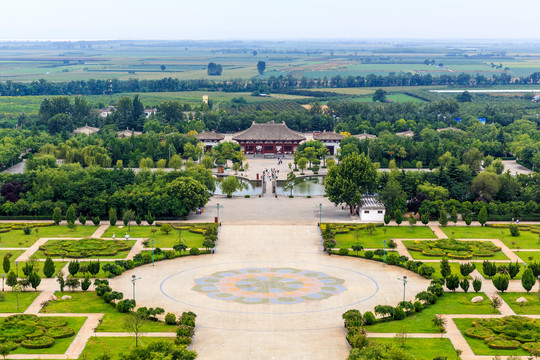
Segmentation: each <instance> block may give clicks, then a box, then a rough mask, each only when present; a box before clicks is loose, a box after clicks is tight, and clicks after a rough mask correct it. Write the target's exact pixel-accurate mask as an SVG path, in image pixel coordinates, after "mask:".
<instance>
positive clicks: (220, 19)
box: [0, 0, 540, 40]
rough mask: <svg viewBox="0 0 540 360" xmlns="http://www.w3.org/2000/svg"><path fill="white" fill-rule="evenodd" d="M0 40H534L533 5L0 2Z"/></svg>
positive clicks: (536, 7) (468, 1)
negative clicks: (0, 17)
mask: <svg viewBox="0 0 540 360" xmlns="http://www.w3.org/2000/svg"><path fill="white" fill-rule="evenodd" d="M1 3H2V4H1V6H0V9H1V10H0V11H1V12H2V15H3V16H2V20H1V21H0V39H4V40H5V39H9V40H13V39H286V38H292V39H298V38H351V39H355V38H358V39H366V38H422V39H429V38H454V39H455V38H475V39H479V38H493V39H497V38H498V39H500V38H504V39H507V38H517V39H540V21H538V13H539V11H540V1H539V0H514V1H511V2H509V1H505V0H504V1H503V0H490V1H487V0H450V1H437V0H430V1H427V0H378V1H377V0H370V1H365V0H326V1H322V0H198V1H193V0H192V1H186V0H152V1H150V0H144V1H143V0H93V1H88V0H1Z"/></svg>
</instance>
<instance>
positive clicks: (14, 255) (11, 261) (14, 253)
mask: <svg viewBox="0 0 540 360" xmlns="http://www.w3.org/2000/svg"><path fill="white" fill-rule="evenodd" d="M22 253H24V250H0V260H2V261H3V260H4V256H6V255H7V254H11V257H10V258H9V264H10V270H11V269H15V260H16V259H17V258H18V257H19V256H21V254H22ZM2 264H3V262H2ZM3 272H4V270H3V269H2V273H3Z"/></svg>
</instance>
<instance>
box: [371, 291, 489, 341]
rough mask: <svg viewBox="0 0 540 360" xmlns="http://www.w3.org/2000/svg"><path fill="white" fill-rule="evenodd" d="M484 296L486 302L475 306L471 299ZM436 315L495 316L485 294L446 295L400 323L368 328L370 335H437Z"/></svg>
mask: <svg viewBox="0 0 540 360" xmlns="http://www.w3.org/2000/svg"><path fill="white" fill-rule="evenodd" d="M475 296H483V297H484V301H483V302H481V303H476V304H473V303H471V299H472V298H473V297H475ZM435 314H493V310H492V308H491V307H490V305H489V301H488V299H487V297H486V295H485V294H484V293H475V292H472V293H471V292H469V293H466V294H465V293H445V294H444V295H443V296H441V297H440V298H439V299H438V300H437V302H436V303H435V304H434V305H431V306H428V307H427V308H425V309H424V310H422V312H420V313H416V314H414V315H411V316H407V317H406V318H405V319H403V320H400V321H387V322H381V323H377V324H375V325H371V326H366V331H367V332H370V333H392V332H402V331H404V332H407V333H436V332H438V329H437V328H435V327H433V325H431V319H433V317H434V316H435Z"/></svg>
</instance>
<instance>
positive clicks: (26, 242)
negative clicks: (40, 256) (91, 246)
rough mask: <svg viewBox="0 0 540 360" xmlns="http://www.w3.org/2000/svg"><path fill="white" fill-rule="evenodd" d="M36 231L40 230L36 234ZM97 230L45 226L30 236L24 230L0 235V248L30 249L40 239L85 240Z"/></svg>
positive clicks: (88, 227) (92, 228)
mask: <svg viewBox="0 0 540 360" xmlns="http://www.w3.org/2000/svg"><path fill="white" fill-rule="evenodd" d="M36 229H37V230H38V231H37V232H36ZM96 230H97V226H93V225H92V226H90V225H85V226H82V225H80V226H76V227H75V228H74V229H70V228H68V227H67V226H62V225H60V226H44V227H34V228H32V231H31V233H30V234H29V235H26V234H25V233H24V232H23V230H20V229H17V230H11V231H9V232H7V233H4V234H0V248H2V247H30V246H32V244H33V243H35V242H36V241H37V240H38V239H40V238H84V237H89V236H91V235H92V234H93V233H94V232H95V231H96Z"/></svg>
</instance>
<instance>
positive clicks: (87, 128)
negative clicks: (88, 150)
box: [73, 124, 99, 135]
mask: <svg viewBox="0 0 540 360" xmlns="http://www.w3.org/2000/svg"><path fill="white" fill-rule="evenodd" d="M98 131H99V128H96V127H92V126H88V124H86V125H84V126H83V127H80V128H77V129H75V130H73V133H74V134H85V135H91V134H95V133H97V132H98Z"/></svg>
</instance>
